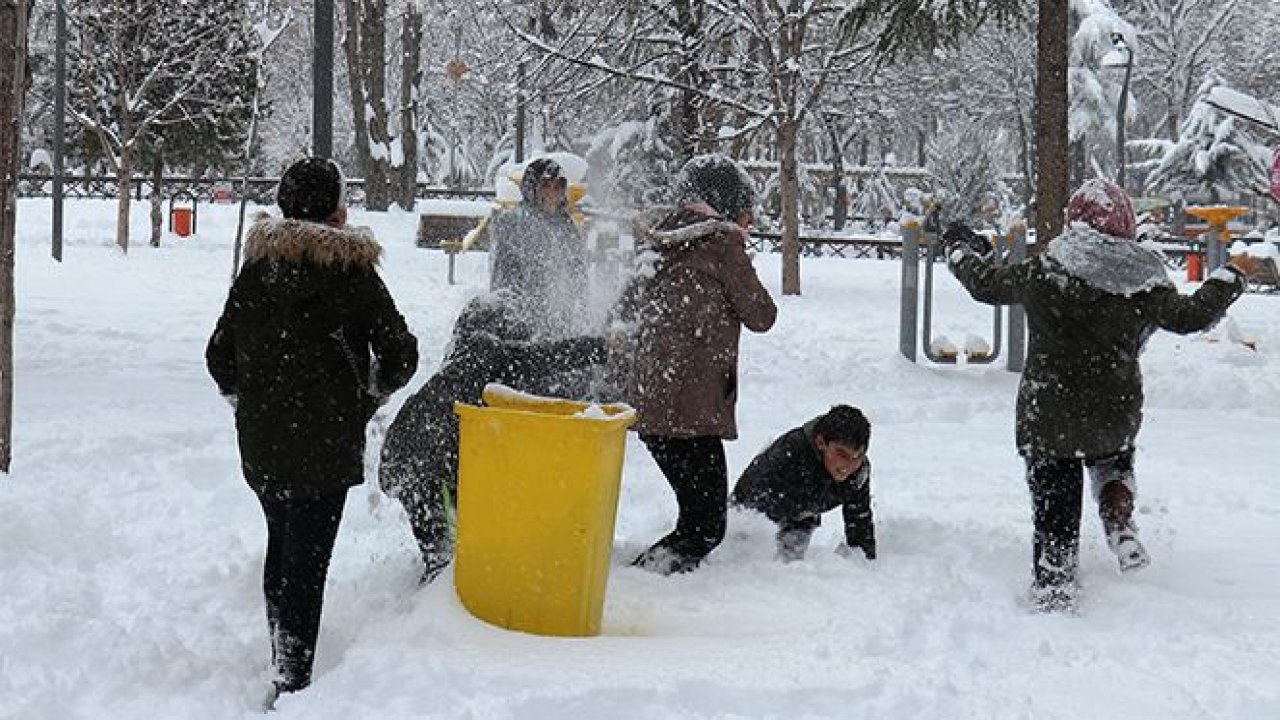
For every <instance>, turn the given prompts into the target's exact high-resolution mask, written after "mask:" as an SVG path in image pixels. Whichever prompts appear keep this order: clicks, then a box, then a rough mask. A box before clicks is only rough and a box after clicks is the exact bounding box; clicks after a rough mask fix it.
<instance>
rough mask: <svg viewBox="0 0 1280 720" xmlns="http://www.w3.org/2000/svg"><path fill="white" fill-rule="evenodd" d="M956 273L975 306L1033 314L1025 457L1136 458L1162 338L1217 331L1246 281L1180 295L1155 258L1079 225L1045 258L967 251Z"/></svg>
mask: <svg viewBox="0 0 1280 720" xmlns="http://www.w3.org/2000/svg"><path fill="white" fill-rule="evenodd" d="M950 265H951V270H952V272H953V273H954V274H955V276H956V278H957V279H959V280H960V282H961V284H963V285H964V286H965V288H967V289H968V290H969V293H970V294H971V295H972V296H973V297H974V299H976V300H978V301H979V302H984V303H988V304H1013V303H1020V304H1022V305H1023V306H1024V307H1025V308H1026V313H1027V325H1028V329H1029V333H1028V336H1029V339H1028V345H1027V364H1026V369H1025V370H1023V373H1022V382H1021V385H1020V386H1019V388H1018V409H1017V413H1018V417H1017V443H1018V451H1019V452H1020V453H1021V454H1022V455H1024V456H1027V457H1033V458H1069V457H1084V458H1090V459H1094V458H1100V457H1106V456H1108V455H1114V454H1115V453H1118V452H1121V451H1123V450H1127V449H1129V448H1130V447H1132V445H1133V441H1134V438H1135V437H1136V436H1137V434H1138V429H1139V427H1140V426H1141V425H1142V401H1143V397H1142V370H1141V368H1140V366H1139V363H1138V356H1139V355H1140V354H1141V352H1142V349H1143V346H1144V345H1145V344H1146V341H1147V339H1148V338H1149V337H1150V336H1151V334H1152V333H1153V332H1154V331H1155V330H1156V329H1157V328H1163V329H1165V330H1171V331H1173V332H1177V333H1189V332H1194V331H1197V330H1203V329H1204V328H1206V327H1208V326H1210V325H1212V324H1213V323H1214V322H1216V321H1217V320H1218V319H1219V318H1221V317H1222V314H1223V313H1224V312H1226V309H1227V307H1229V306H1230V305H1231V303H1232V302H1234V301H1235V299H1236V298H1238V297H1239V296H1240V293H1242V292H1243V291H1244V287H1245V283H1244V279H1243V277H1242V276H1237V275H1234V274H1226V275H1224V276H1219V277H1217V278H1210V279H1209V280H1208V281H1206V282H1205V283H1204V285H1202V286H1201V287H1200V289H1199V290H1197V291H1196V292H1195V293H1194V294H1192V295H1189V296H1187V295H1180V294H1179V293H1178V291H1177V289H1176V288H1175V287H1174V285H1173V283H1172V282H1171V281H1170V280H1169V278H1168V275H1167V273H1166V272H1165V270H1164V266H1163V265H1162V264H1161V262H1160V260H1159V258H1157V257H1156V256H1155V255H1154V254H1153V253H1151V252H1150V251H1149V250H1147V249H1145V248H1143V247H1142V246H1141V245H1138V244H1137V243H1134V242H1132V241H1129V240H1122V239H1117V238H1112V237H1109V236H1107V235H1103V234H1101V233H1098V232H1096V231H1094V230H1092V229H1089V228H1087V227H1085V226H1080V225H1076V226H1073V227H1072V228H1070V229H1069V230H1067V232H1065V233H1063V234H1062V235H1061V236H1060V237H1058V238H1056V239H1055V240H1054V241H1053V242H1051V243H1050V244H1049V247H1048V248H1047V249H1046V251H1045V252H1043V253H1041V254H1040V255H1037V256H1035V257H1033V258H1030V259H1028V260H1026V261H1024V262H1022V263H1019V264H1017V265H1002V266H997V265H993V264H991V263H989V262H987V261H985V260H983V259H982V258H980V257H978V256H977V255H975V254H973V253H972V252H969V251H965V250H958V251H955V252H953V253H952V255H951V257H950Z"/></svg>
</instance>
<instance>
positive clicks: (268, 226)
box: [205, 158, 418, 705]
mask: <svg viewBox="0 0 1280 720" xmlns="http://www.w3.org/2000/svg"><path fill="white" fill-rule="evenodd" d="M344 186H345V182H344V180H343V179H342V171H341V170H340V169H339V168H338V166H337V164H336V163H334V162H333V161H331V160H327V159H324V158H308V159H306V160H302V161H300V162H298V163H295V164H294V165H292V166H291V167H290V168H289V169H288V170H286V171H285V173H284V176H283V177H282V178H281V179H280V187H279V189H278V191H277V193H276V199H277V202H278V204H279V206H280V211H281V213H282V214H283V215H284V217H283V218H279V217H272V216H270V215H268V214H266V213H262V214H260V215H258V216H257V217H256V218H255V219H254V222H253V224H252V225H251V226H250V228H249V231H248V234H247V237H246V241H245V262H244V265H243V267H241V268H240V271H239V273H238V274H237V275H236V278H235V281H234V282H233V283H232V285H231V291H230V293H229V294H228V297H227V301H226V304H225V306H224V308H223V311H222V316H221V317H219V318H218V324H217V326H216V327H215V328H214V331H213V335H212V336H211V337H210V338H209V344H208V347H207V348H206V350H205V361H206V364H207V365H208V369H209V374H210V375H211V376H212V377H213V380H214V382H215V383H217V386H218V389H219V391H220V392H221V393H222V394H223V395H224V396H225V397H226V398H227V399H228V401H229V402H230V404H231V406H232V407H233V408H234V410H235V426H236V435H237V438H238V440H239V448H240V461H241V470H242V471H243V473H244V478H245V481H246V483H247V484H248V485H249V487H250V488H251V489H252V490H253V492H254V494H255V495H257V498H258V502H259V504H260V505H261V506H262V511H263V515H264V516H265V517H266V524H267V551H266V557H265V559H264V561H263V580H262V584H263V595H264V598H265V600H266V608H267V625H268V629H269V635H270V639H271V663H272V666H273V669H274V672H275V677H274V678H273V680H272V688H271V690H270V692H269V699H268V705H270V704H272V703H274V700H275V697H276V696H278V695H279V694H280V693H285V692H296V691H298V690H301V689H302V688H304V687H306V686H307V685H308V684H309V683H310V682H311V671H312V666H313V663H314V658H315V648H316V639H317V637H318V635H319V631H320V614H321V607H322V605H323V602H324V586H325V578H326V576H327V574H328V569H329V558H330V557H331V555H332V554H333V546H334V540H335V538H336V536H337V532H338V526H339V524H340V523H341V520H342V511H343V506H344V504H345V501H346V497H347V492H348V491H349V490H350V489H351V487H353V486H355V485H358V484H360V483H362V482H363V481H364V445H365V426H366V425H367V424H368V422H369V419H370V418H371V417H372V416H373V413H374V411H375V410H376V409H377V408H378V406H379V405H381V404H382V403H384V402H386V400H387V397H388V396H389V395H390V394H391V393H392V392H394V391H395V390H397V389H399V388H400V387H402V386H404V385H405V383H407V382H408V381H409V378H411V377H412V376H413V374H414V371H416V370H417V368H418V341H417V339H416V338H415V337H414V336H413V334H412V333H411V332H409V328H408V326H407V325H406V323H405V320H404V317H403V316H402V315H401V314H400V312H399V311H398V310H397V309H396V305H395V302H394V301H393V300H392V298H391V294H390V293H389V292H388V291H387V288H386V286H385V285H384V284H383V282H382V279H381V278H380V277H379V276H378V270H377V262H378V258H379V257H380V256H381V254H382V248H381V246H379V245H378V242H377V240H375V239H374V237H373V234H372V233H371V232H369V230H368V229H366V228H357V227H348V226H347V224H346V220H347V208H346V201H345V192H344Z"/></svg>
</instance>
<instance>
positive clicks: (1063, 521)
mask: <svg viewBox="0 0 1280 720" xmlns="http://www.w3.org/2000/svg"><path fill="white" fill-rule="evenodd" d="M1083 470H1084V461H1082V460H1080V459H1079V458H1048V459H1046V458H1041V459H1032V458H1028V459H1027V485H1028V486H1029V487H1030V489H1031V507H1032V516H1033V520H1034V524H1035V540H1034V543H1033V547H1032V561H1033V563H1034V564H1033V566H1032V567H1033V570H1034V574H1035V584H1036V586H1037V587H1042V588H1043V587H1052V586H1057V585H1067V584H1070V583H1073V582H1075V579H1076V566H1077V564H1078V562H1079V552H1080V511H1081V507H1082V504H1083V502H1084V472H1083Z"/></svg>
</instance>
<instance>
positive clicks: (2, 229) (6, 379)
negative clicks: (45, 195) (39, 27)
mask: <svg viewBox="0 0 1280 720" xmlns="http://www.w3.org/2000/svg"><path fill="white" fill-rule="evenodd" d="M30 19H31V3H30V1H29V0H0V472H4V473H5V474H8V472H9V464H10V461H11V460H12V459H13V310H14V308H13V304H14V293H13V252H14V235H15V230H16V228H15V227H14V225H15V223H16V221H17V208H16V190H17V182H18V169H19V168H20V167H21V166H22V160H21V150H20V147H19V137H20V136H19V132H20V130H21V123H22V107H23V99H24V98H25V96H26V90H27V85H28V84H29V81H30V76H29V75H28V73H27V24H28V21H29V20H30Z"/></svg>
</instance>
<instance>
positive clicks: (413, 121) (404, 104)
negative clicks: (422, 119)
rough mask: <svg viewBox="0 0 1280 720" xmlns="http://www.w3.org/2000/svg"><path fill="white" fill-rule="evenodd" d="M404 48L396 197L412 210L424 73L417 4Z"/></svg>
mask: <svg viewBox="0 0 1280 720" xmlns="http://www.w3.org/2000/svg"><path fill="white" fill-rule="evenodd" d="M400 48H401V52H400V145H401V147H402V148H403V149H404V150H403V152H404V161H403V162H402V163H401V165H400V167H399V168H398V169H397V173H396V178H397V179H396V188H395V198H396V203H397V204H398V205H399V206H400V207H401V208H404V209H405V210H412V209H413V204H414V199H415V196H416V195H417V194H418V81H419V80H420V79H421V76H422V70H421V64H422V9H421V6H419V5H418V4H417V3H409V4H408V5H407V6H406V7H405V16H404V26H403V27H402V28H401V30H400Z"/></svg>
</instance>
